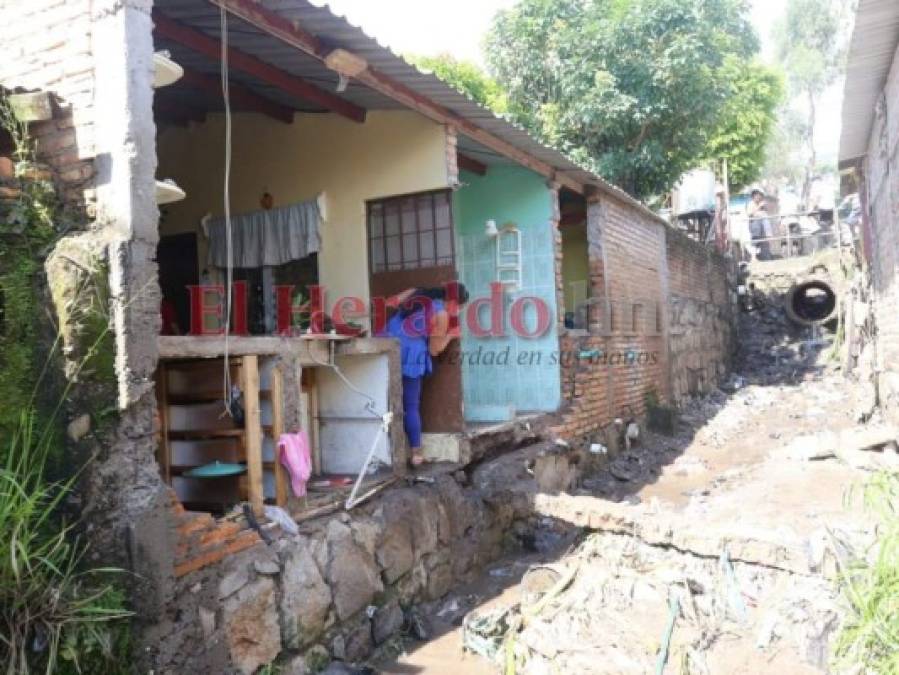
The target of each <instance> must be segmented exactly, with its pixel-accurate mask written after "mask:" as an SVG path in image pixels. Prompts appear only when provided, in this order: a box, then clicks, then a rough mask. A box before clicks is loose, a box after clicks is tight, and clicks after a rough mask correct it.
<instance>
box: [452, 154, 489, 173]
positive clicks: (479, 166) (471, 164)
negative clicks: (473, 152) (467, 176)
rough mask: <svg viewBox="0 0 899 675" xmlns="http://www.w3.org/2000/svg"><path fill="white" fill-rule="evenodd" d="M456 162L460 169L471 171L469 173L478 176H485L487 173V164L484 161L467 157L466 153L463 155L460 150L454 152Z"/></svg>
mask: <svg viewBox="0 0 899 675" xmlns="http://www.w3.org/2000/svg"><path fill="white" fill-rule="evenodd" d="M456 163H457V164H458V165H459V168H460V169H465V170H466V171H471V173H473V174H476V175H478V176H486V175H487V165H486V164H484V162H479V161H478V160H476V159H474V158H473V157H469V156H468V155H463V154H462V153H461V152H459V153H456Z"/></svg>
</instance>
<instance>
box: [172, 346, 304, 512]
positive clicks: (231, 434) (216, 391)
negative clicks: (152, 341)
mask: <svg viewBox="0 0 899 675" xmlns="http://www.w3.org/2000/svg"><path fill="white" fill-rule="evenodd" d="M190 344H192V345H198V344H203V345H205V344H207V343H206V342H204V341H202V340H199V341H196V340H193V341H191V342H190ZM243 344H244V347H245V348H246V349H247V350H249V351H248V352H247V353H245V354H241V355H240V357H239V358H234V359H233V360H232V362H231V377H232V380H233V382H234V384H236V385H238V386H239V387H240V390H241V393H242V399H241V405H242V407H243V409H244V415H245V418H246V424H245V427H244V428H239V429H235V428H227V427H228V426H229V425H230V424H232V423H233V422H231V421H229V420H223V419H221V418H220V417H219V412H218V411H217V409H216V404H219V405H220V406H221V407H222V410H224V401H223V398H224V397H223V388H222V386H221V380H222V371H223V368H224V362H223V361H222V359H221V357H220V356H218V355H214V358H212V359H205V358H203V359H191V360H181V361H177V362H173V361H171V360H168V359H166V358H163V359H162V360H161V362H160V367H159V370H158V371H157V379H156V385H157V388H156V391H157V397H158V403H159V412H160V422H161V427H162V439H161V443H160V447H159V452H158V457H159V464H160V466H161V468H162V474H163V477H164V478H165V479H166V480H167V481H168V482H169V483H170V484H171V482H172V478H174V477H176V476H178V477H185V478H195V479H198V480H207V481H208V480H210V478H206V477H202V478H201V477H197V476H184V474H185V473H186V472H187V471H190V470H191V469H195V468H198V467H200V466H204V465H205V464H208V463H210V462H214V461H216V458H224V457H239V458H241V460H242V461H241V462H240V463H242V464H245V465H246V471H245V472H244V473H241V474H236V475H234V476H222V477H221V478H230V479H233V478H237V479H239V485H238V486H237V487H236V493H234V494H232V493H229V496H227V497H226V496H225V495H224V493H223V498H224V499H226V500H228V501H232V502H233V501H235V498H236V500H237V501H246V502H249V503H250V504H252V506H253V510H254V512H256V513H257V514H261V513H262V508H263V504H264V500H265V496H264V489H265V488H264V474H265V473H266V472H272V473H274V474H275V481H276V486H277V498H276V501H277V503H279V504H281V505H282V506H283V505H284V504H286V502H287V482H286V477H285V471H284V470H283V468H282V467H281V465H280V464H279V463H278V462H276V461H270V462H266V461H264V460H263V458H262V449H263V439H264V438H265V436H269V437H272V438H275V439H277V437H278V436H279V435H280V433H282V430H283V428H284V425H283V410H282V405H283V398H284V397H283V388H282V385H283V383H282V380H281V377H282V376H281V372H280V369H279V368H278V367H277V366H274V367H273V369H272V371H271V389H270V390H266V391H260V387H259V380H260V372H259V361H260V358H259V355H260V354H264V353H266V352H264V351H255V350H251V349H250V347H254V346H259V345H257V342H255V341H251V342H244V343H243ZM237 351H239V350H237ZM196 356H206V355H205V354H202V355H200V354H198V355H196ZM163 357H164V354H163ZM260 401H271V403H272V405H271V416H272V423H271V424H270V425H264V424H262V420H261V417H262V410H261V406H260ZM193 406H196V407H193ZM173 419H174V420H177V422H176V424H177V426H178V427H179V429H178V430H173V429H172V428H171V423H172V422H173ZM185 427H186V428H185ZM222 427H225V428H222ZM179 441H180V442H182V443H186V444H191V442H194V443H193V444H194V445H195V446H198V447H195V448H193V449H192V452H196V453H199V454H190V455H180V456H181V457H194V458H196V459H194V460H193V461H197V460H204V461H201V462H200V463H197V464H191V465H185V464H176V463H174V462H173V460H174V454H173V453H174V452H175V451H178V452H185V451H187V450H189V449H186V448H175V447H173V443H174V442H179ZM215 441H218V443H215ZM232 441H233V444H232ZM204 442H205V443H204ZM199 446H202V447H199ZM235 450H236V453H235ZM222 485H223V486H224V485H225V483H222ZM187 486H191V487H190V489H189V490H188V489H186V491H185V492H184V495H185V497H186V501H191V498H194V501H195V502H196V503H198V504H199V503H204V504H214V502H213V503H210V502H209V501H208V497H214V494H207V493H208V492H209V490H206V489H202V488H200V487H198V484H197V483H194V482H191V483H187V484H185V488H186V487H187ZM232 487H233V483H232ZM194 488H196V489H194ZM215 492H216V490H212V493H215ZM235 495H236V497H235ZM221 506H223V505H220V506H219V508H221Z"/></svg>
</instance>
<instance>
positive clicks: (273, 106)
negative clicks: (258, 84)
mask: <svg viewBox="0 0 899 675" xmlns="http://www.w3.org/2000/svg"><path fill="white" fill-rule="evenodd" d="M180 83H183V84H186V85H189V86H191V87H195V88H196V89H200V90H202V91H205V92H207V93H209V94H212V95H214V96H218V97H221V95H222V83H221V80H220V79H219V78H217V77H214V76H212V75H205V74H203V73H198V72H196V71H195V70H189V69H187V68H185V69H184V77H182V78H181V80H179V84H180ZM228 89H229V94H230V98H231V102H232V103H234V104H235V105H237V106H239V107H240V108H245V109H247V110H252V111H255V112H258V113H262V114H263V115H268V116H269V117H271V118H272V119H276V120H278V121H279V122H284V123H285V124H290V123H292V122H293V113H294V111H293V109H291V108H288V107H287V106H285V105H281V104H280V103H275V102H274V101H272V100H270V99H267V98H265V97H264V96H260V95H259V94H256V93H255V92H252V91H250V90H249V89H247V88H246V87H243V86H241V85H239V84H237V83H235V82H231V83H230V84H229V86H228Z"/></svg>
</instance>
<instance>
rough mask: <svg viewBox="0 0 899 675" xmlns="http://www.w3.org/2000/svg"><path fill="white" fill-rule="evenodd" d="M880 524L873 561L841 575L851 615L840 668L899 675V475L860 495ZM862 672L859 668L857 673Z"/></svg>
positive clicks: (881, 477) (880, 478)
mask: <svg viewBox="0 0 899 675" xmlns="http://www.w3.org/2000/svg"><path fill="white" fill-rule="evenodd" d="M862 498H863V501H864V505H865V507H866V508H867V509H868V510H869V511H870V512H871V514H872V515H873V516H874V517H876V518H877V522H878V535H879V536H878V540H877V548H876V551H874V552H873V553H874V555H873V556H871V557H869V558H868V559H867V560H859V561H856V562H855V563H854V564H852V565H850V566H849V567H848V568H845V569H843V570H841V582H842V589H843V595H844V596H845V598H846V600H847V601H848V603H849V606H850V610H851V612H850V615H849V617H848V618H847V620H846V621H845V623H844V625H843V629H842V631H841V633H840V636H839V639H838V641H837V645H836V657H837V659H838V661H839V663H840V664H843V665H845V666H847V667H851V668H852V669H854V671H855V672H864V673H877V674H878V675H896V674H899V473H886V472H884V473H880V474H877V475H876V476H874V478H872V479H871V480H870V481H869V482H868V483H867V484H866V485H865V486H864V488H863V489H862ZM859 667H861V668H859Z"/></svg>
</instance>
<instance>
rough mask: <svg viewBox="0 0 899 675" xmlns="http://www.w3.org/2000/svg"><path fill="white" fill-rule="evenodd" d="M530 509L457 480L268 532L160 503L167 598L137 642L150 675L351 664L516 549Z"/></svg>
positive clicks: (399, 491) (497, 491)
mask: <svg viewBox="0 0 899 675" xmlns="http://www.w3.org/2000/svg"><path fill="white" fill-rule="evenodd" d="M530 514H531V510H530V507H529V503H528V500H527V499H526V498H523V497H522V498H517V499H512V498H511V496H510V494H508V493H507V491H506V490H505V489H503V488H502V487H498V488H494V489H491V490H488V491H480V490H478V489H477V488H475V487H473V486H470V485H469V484H468V480H467V478H466V477H465V476H464V474H458V475H457V477H455V478H454V477H451V476H443V477H441V478H438V479H436V481H434V483H433V484H418V485H415V486H412V487H397V488H395V489H391V490H387V491H385V492H384V493H382V495H380V496H378V497H376V498H374V499H373V500H372V501H370V502H369V503H367V504H365V505H363V506H360V507H359V508H357V509H355V510H354V511H353V512H351V513H345V514H339V515H335V516H334V517H331V518H321V519H318V520H313V521H309V522H307V523H303V524H302V525H301V531H300V534H298V535H288V534H284V533H280V532H279V531H278V530H273V531H270V536H271V539H272V541H271V543H265V542H263V541H262V539H261V538H260V537H259V536H258V534H257V533H256V532H255V531H253V530H249V529H244V527H242V526H241V525H239V524H238V523H236V522H228V521H218V522H216V521H214V520H213V519H212V518H211V517H209V516H207V515H205V514H190V513H185V512H184V511H183V510H181V509H180V508H179V507H178V505H177V504H173V505H172V507H171V526H172V528H173V532H174V533H175V536H176V537H177V538H178V547H177V554H178V556H179V557H178V563H177V567H176V568H175V574H176V575H177V592H176V594H175V596H174V598H173V599H172V601H171V602H170V603H169V604H168V606H167V608H166V620H165V622H163V623H161V624H159V625H158V626H157V629H156V632H155V633H154V639H153V640H147V641H146V644H147V645H148V646H149V649H150V652H149V654H148V657H149V658H148V665H149V666H150V667H153V668H154V669H158V670H159V671H160V672H178V673H193V672H216V673H227V672H239V673H248V674H249V673H253V672H256V670H257V669H258V668H259V667H260V666H262V665H264V664H267V663H271V662H277V663H279V664H281V665H283V666H285V669H286V670H285V672H291V673H292V672H305V671H304V670H302V667H301V664H303V663H306V664H310V665H311V662H313V661H316V660H317V661H318V662H321V661H322V660H324V663H327V662H329V661H330V659H331V658H336V659H341V660H346V661H350V662H353V661H358V660H361V659H364V658H365V657H366V656H368V655H369V654H370V653H371V651H372V649H373V648H374V647H375V646H377V645H380V644H382V643H383V642H385V641H386V640H387V639H388V638H390V637H391V636H393V635H395V634H397V633H398V632H399V631H400V630H401V628H402V627H403V624H404V622H405V618H404V617H405V610H408V609H409V608H410V607H411V606H412V605H414V604H416V603H419V602H423V601H427V600H434V599H438V598H441V597H442V596H444V595H445V594H446V593H447V592H449V590H450V589H451V588H452V586H454V585H455V584H458V583H462V582H468V581H471V580H472V579H473V578H474V577H475V575H477V574H478V573H479V572H480V571H482V569H483V567H484V565H485V564H487V563H489V562H491V561H493V560H496V559H497V558H498V557H500V555H501V554H502V553H503V552H504V551H507V550H509V548H510V547H515V546H517V545H518V544H519V541H518V539H516V536H515V532H519V533H521V535H522V536H524V533H525V532H526V529H527V525H526V521H527V519H528V518H529V517H530Z"/></svg>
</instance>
